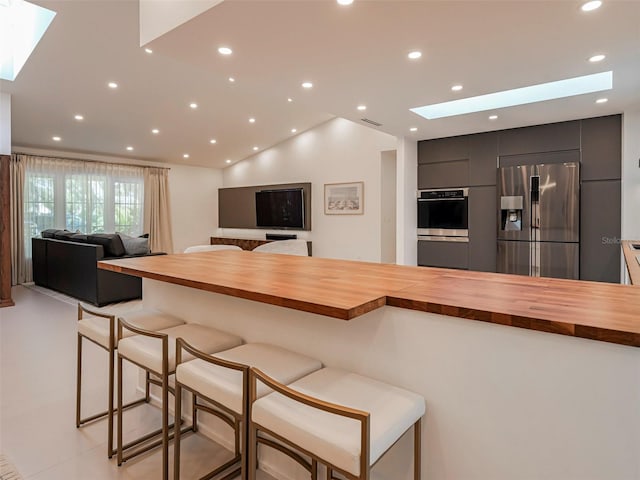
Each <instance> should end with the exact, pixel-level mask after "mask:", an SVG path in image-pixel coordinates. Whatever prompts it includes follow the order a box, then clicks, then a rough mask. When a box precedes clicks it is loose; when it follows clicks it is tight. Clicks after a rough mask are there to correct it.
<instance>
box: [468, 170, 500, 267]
mask: <svg viewBox="0 0 640 480" xmlns="http://www.w3.org/2000/svg"><path fill="white" fill-rule="evenodd" d="M494 178H495V174H494ZM494 181H495V180H494ZM496 195H497V193H496V187H495V185H491V186H485V187H470V188H469V270H477V271H480V272H495V271H496V242H497V233H496V232H497V229H498V225H497V217H496V211H497V210H496V209H497V208H498V207H497V205H496V198H497V197H496Z"/></svg>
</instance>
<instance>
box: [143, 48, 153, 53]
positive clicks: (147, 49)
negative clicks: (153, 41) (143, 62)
mask: <svg viewBox="0 0 640 480" xmlns="http://www.w3.org/2000/svg"><path fill="white" fill-rule="evenodd" d="M144 51H145V52H147V53H153V50H151V49H150V48H145V49H144Z"/></svg>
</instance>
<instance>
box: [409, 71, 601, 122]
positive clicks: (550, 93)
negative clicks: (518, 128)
mask: <svg viewBox="0 0 640 480" xmlns="http://www.w3.org/2000/svg"><path fill="white" fill-rule="evenodd" d="M611 88H613V72H602V73H594V74H593V75H585V76H582V77H575V78H568V79H566V80H558V81H555V82H549V83H541V84H539V85H531V86H529V87H522V88H515V89H513V90H505V91H502V92H496V93H489V94H487V95H479V96H477V97H469V98H462V99H460V100H453V101H451V102H444V103H436V104H433V105H425V106H424V107H416V108H411V109H410V110H411V111H412V112H413V113H417V114H418V115H420V116H421V117H424V118H426V119H428V120H432V119H435V118H443V117H452V116H454V115H464V114H466V113H473V112H484V111H486V110H496V109H498V108H504V107H513V106H516V105H526V104H527V103H535V102H544V101H545V100H554V99H556V98H565V97H572V96H574V95H583V94H585V93H592V92H600V91H602V90H611Z"/></svg>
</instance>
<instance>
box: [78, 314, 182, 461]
mask: <svg viewBox="0 0 640 480" xmlns="http://www.w3.org/2000/svg"><path fill="white" fill-rule="evenodd" d="M85 313H86V314H88V315H89V316H88V317H84V314H85ZM127 318H129V320H130V321H131V323H132V324H133V325H136V326H139V327H140V328H144V329H146V330H163V329H165V328H169V327H175V326H176V325H180V324H183V323H184V321H183V320H180V319H179V318H177V317H174V316H172V315H168V314H166V313H162V312H159V311H157V310H151V309H146V310H139V311H136V312H131V313H129V314H128V315H127ZM132 334H133V333H132V332H127V333H126V336H130V335H132ZM83 339H86V340H89V341H90V342H92V343H94V344H96V345H97V346H99V347H100V348H103V349H105V350H106V351H107V352H108V354H109V400H108V403H107V410H106V411H104V412H100V413H96V414H95V415H91V416H89V417H86V418H82V416H81V410H82V408H81V403H82V343H83V342H82V340H83ZM116 348H117V343H116V316H115V315H112V314H109V313H103V312H98V311H93V310H89V309H88V308H87V307H85V306H83V305H82V304H80V303H78V347H77V351H76V352H77V353H76V354H77V370H76V427H77V428H79V427H81V426H82V425H84V424H86V423H89V422H92V421H94V420H98V419H100V418H103V417H105V416H106V417H107V419H108V440H107V455H108V456H109V458H111V457H112V456H113V454H114V453H115V450H114V448H113V412H114V407H113V402H114V400H113V389H114V384H115V382H114V370H115V365H114V360H115V351H116ZM148 401H149V383H148V382H147V384H146V394H145V396H144V397H143V398H140V399H138V400H135V401H133V402H130V403H128V404H126V405H123V408H130V407H133V406H135V405H139V404H141V403H144V402H148Z"/></svg>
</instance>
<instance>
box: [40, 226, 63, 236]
mask: <svg viewBox="0 0 640 480" xmlns="http://www.w3.org/2000/svg"><path fill="white" fill-rule="evenodd" d="M59 231H61V230H58V229H57V228H47V229H46V230H42V231H41V232H40V236H41V237H42V238H53V236H54V235H55V234H56V232H59Z"/></svg>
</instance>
